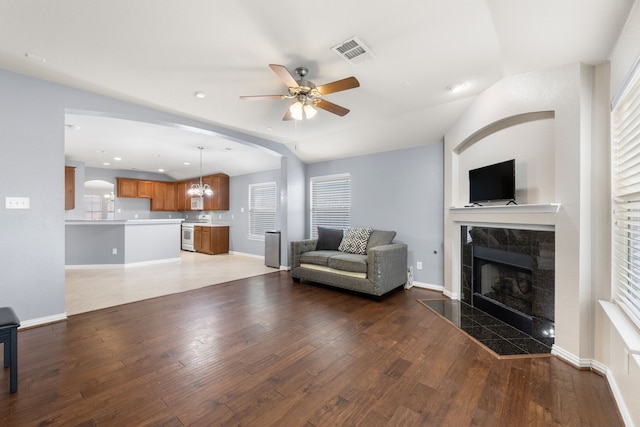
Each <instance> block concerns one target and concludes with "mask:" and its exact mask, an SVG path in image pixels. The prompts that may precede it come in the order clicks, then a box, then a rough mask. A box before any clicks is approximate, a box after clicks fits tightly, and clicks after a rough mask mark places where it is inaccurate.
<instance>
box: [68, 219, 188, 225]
mask: <svg viewBox="0 0 640 427" xmlns="http://www.w3.org/2000/svg"><path fill="white" fill-rule="evenodd" d="M183 221H184V219H182V218H164V219H162V218H161V219H105V220H90V219H86V220H84V219H78V220H74V219H72V220H66V221H65V222H64V223H65V224H66V225H149V224H152V225H153V224H180V223H181V222H183Z"/></svg>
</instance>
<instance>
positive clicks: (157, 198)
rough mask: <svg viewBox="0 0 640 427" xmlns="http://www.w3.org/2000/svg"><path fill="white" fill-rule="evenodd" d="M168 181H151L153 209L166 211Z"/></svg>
mask: <svg viewBox="0 0 640 427" xmlns="http://www.w3.org/2000/svg"><path fill="white" fill-rule="evenodd" d="M166 189H167V183H166V182H164V181H153V182H152V183H151V210H152V211H164V210H166V209H165V200H166Z"/></svg>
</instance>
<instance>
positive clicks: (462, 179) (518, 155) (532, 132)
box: [452, 111, 556, 206]
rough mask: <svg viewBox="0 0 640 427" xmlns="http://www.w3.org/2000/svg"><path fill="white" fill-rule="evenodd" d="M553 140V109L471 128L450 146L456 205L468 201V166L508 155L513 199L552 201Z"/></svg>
mask: <svg viewBox="0 0 640 427" xmlns="http://www.w3.org/2000/svg"><path fill="white" fill-rule="evenodd" d="M555 143H556V141H555V113H554V111H535V112H529V113H524V114H517V115H513V116H509V117H505V118H503V119H500V120H497V121H495V122H493V123H490V124H489V125H487V126H485V127H483V128H481V129H479V130H478V131H476V132H474V133H473V134H471V135H470V136H469V137H467V138H466V139H465V140H464V141H462V142H461V143H460V144H459V145H458V146H457V147H456V148H455V149H454V150H453V158H452V161H453V162H454V163H455V164H456V169H457V182H458V188H457V192H456V194H457V200H455V199H454V200H455V204H456V206H464V205H466V204H467V203H469V197H468V196H469V179H468V174H469V170H471V169H476V168H479V167H483V166H487V165H490V164H494V163H499V162H503V161H506V160H510V159H514V160H515V164H516V202H517V203H518V204H533V203H549V202H553V201H554V200H555Z"/></svg>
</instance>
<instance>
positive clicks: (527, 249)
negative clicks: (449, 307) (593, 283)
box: [461, 226, 555, 346]
mask: <svg viewBox="0 0 640 427" xmlns="http://www.w3.org/2000/svg"><path fill="white" fill-rule="evenodd" d="M461 231H462V242H461V243H462V245H461V249H462V281H463V282H462V289H461V290H462V292H461V294H462V296H461V299H462V301H464V302H466V303H467V304H469V305H472V306H474V307H475V308H477V309H479V310H482V311H484V312H485V313H488V314H490V315H491V316H492V317H494V318H497V319H499V320H502V321H503V322H505V323H508V324H509V325H511V326H513V327H514V328H517V329H519V330H521V331H522V332H524V333H526V334H527V335H530V336H531V337H533V338H535V339H537V340H539V341H541V342H543V343H544V344H546V345H549V346H551V345H553V338H554V335H555V334H554V318H555V233H554V232H553V231H547V230H522V229H511V228H497V227H476V226H473V227H472V226H462V229H461Z"/></svg>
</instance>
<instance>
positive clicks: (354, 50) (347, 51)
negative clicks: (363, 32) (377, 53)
mask: <svg viewBox="0 0 640 427" xmlns="http://www.w3.org/2000/svg"><path fill="white" fill-rule="evenodd" d="M331 50H332V51H334V52H335V53H336V55H338V56H339V57H341V58H342V59H344V60H345V61H347V62H348V63H350V64H352V65H360V64H362V63H365V62H367V61H368V60H370V59H373V58H374V56H373V53H371V49H369V48H368V47H367V46H365V45H364V43H362V41H360V40H359V39H358V38H357V37H351V38H350V39H349V40H346V41H344V42H342V43H340V44H339V45H337V46H334V47H332V48H331Z"/></svg>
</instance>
